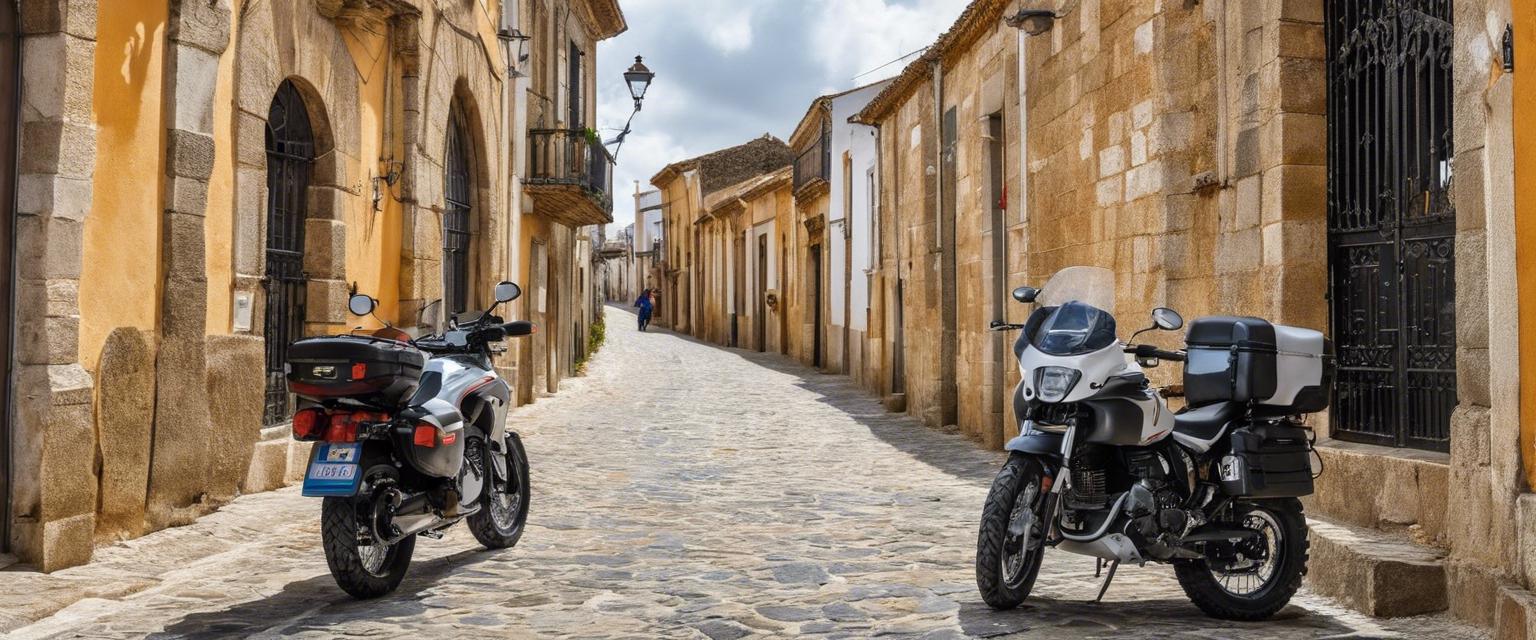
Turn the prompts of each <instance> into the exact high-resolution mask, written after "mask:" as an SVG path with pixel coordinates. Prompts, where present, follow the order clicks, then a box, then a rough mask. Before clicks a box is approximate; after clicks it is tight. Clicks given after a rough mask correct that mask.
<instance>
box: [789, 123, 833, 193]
mask: <svg viewBox="0 0 1536 640" xmlns="http://www.w3.org/2000/svg"><path fill="white" fill-rule="evenodd" d="M831 179H832V134H831V132H830V131H826V130H823V131H822V132H821V137H820V138H818V139H817V140H816V142H815V143H814V144H812V145H811V146H809V147H807V148H805V149H802V150H800V152H799V153H798V154H797V155H796V156H795V198H796V199H804V198H807V197H811V196H814V195H816V194H818V193H820V192H821V191H822V190H824V189H826V188H827V186H828V185H829V181H830V180H831Z"/></svg>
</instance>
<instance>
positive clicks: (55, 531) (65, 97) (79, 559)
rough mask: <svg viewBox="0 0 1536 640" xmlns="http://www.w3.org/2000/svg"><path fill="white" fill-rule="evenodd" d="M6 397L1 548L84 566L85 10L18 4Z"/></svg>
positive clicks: (89, 56)
mask: <svg viewBox="0 0 1536 640" xmlns="http://www.w3.org/2000/svg"><path fill="white" fill-rule="evenodd" d="M21 22H22V24H21V27H22V32H23V34H24V37H23V40H22V60H23V67H22V90H21V91H22V112H21V145H22V148H23V149H26V152H25V153H23V154H22V155H21V158H20V166H19V168H18V173H19V180H18V184H17V205H18V206H17V216H16V250H17V255H16V273H15V278H16V285H17V286H16V297H17V300H16V302H17V304H16V325H15V330H16V337H17V338H16V343H15V345H16V351H15V354H14V357H15V362H14V365H15V366H14V374H13V376H14V377H13V379H12V385H13V386H12V388H13V389H14V390H15V391H14V393H15V395H14V402H13V411H14V413H13V415H12V425H13V427H12V428H13V434H14V441H13V443H12V454H13V456H14V457H13V467H12V468H13V469H15V470H16V473H15V478H14V481H15V482H14V484H13V485H12V487H11V491H12V495H11V499H12V514H13V516H12V517H13V519H14V521H13V526H12V541H11V542H12V547H13V548H14V550H15V551H16V554H17V556H18V557H20V558H21V559H22V561H24V562H29V563H32V564H35V565H37V566H38V567H39V568H41V569H42V570H43V571H53V570H55V569H60V568H63V567H67V566H72V565H76V564H81V563H83V562H85V561H87V560H89V559H90V557H91V545H92V535H93V533H94V531H95V511H96V482H95V479H94V472H93V470H92V461H93V460H94V458H95V453H96V452H95V442H96V436H95V432H94V424H93V409H92V402H91V399H92V394H93V392H94V388H93V387H94V383H93V381H92V379H91V375H90V373H89V372H87V371H86V370H85V369H84V368H83V367H81V366H80V364H79V361H80V358H79V332H80V304H79V297H78V295H79V282H80V271H81V259H82V249H83V247H82V233H81V232H82V230H83V228H84V226H85V217H86V215H87V214H88V213H89V212H90V210H91V199H92V187H91V177H92V175H93V174H94V172H95V165H96V129H95V124H94V121H93V116H92V113H91V98H92V93H93V91H94V88H95V58H96V0H22V2H21Z"/></svg>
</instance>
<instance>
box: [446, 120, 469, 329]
mask: <svg viewBox="0 0 1536 640" xmlns="http://www.w3.org/2000/svg"><path fill="white" fill-rule="evenodd" d="M444 155H445V157H444V159H443V167H444V178H443V179H444V182H445V188H444V193H445V194H446V197H445V200H446V201H447V203H446V204H447V206H446V207H445V208H444V210H443V307H444V308H445V309H447V310H448V313H462V312H464V311H468V310H469V305H470V298H471V293H470V280H471V270H470V268H469V265H470V259H471V251H472V249H473V246H474V245H473V243H474V229H473V227H472V226H471V223H472V217H471V216H472V213H473V206H472V204H471V203H472V201H473V195H472V194H473V193H474V189H473V188H472V187H473V182H472V181H473V177H472V175H471V174H470V166H471V164H470V162H471V159H470V147H469V138H468V136H467V134H466V133H465V126H464V114H463V110H461V109H459V108H457V107H456V108H454V109H453V110H452V112H451V114H450V115H449V116H448V144H447V150H446V152H445V154H444Z"/></svg>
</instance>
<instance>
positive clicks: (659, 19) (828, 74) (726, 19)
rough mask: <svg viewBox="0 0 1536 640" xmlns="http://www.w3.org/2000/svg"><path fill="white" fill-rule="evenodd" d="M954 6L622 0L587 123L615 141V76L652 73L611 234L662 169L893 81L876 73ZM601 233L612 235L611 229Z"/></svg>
mask: <svg viewBox="0 0 1536 640" xmlns="http://www.w3.org/2000/svg"><path fill="white" fill-rule="evenodd" d="M965 5H966V1H965V0H623V2H622V6H623V7H624V15H625V18H626V19H627V20H628V21H629V31H628V32H626V33H624V34H623V35H620V36H619V37H617V38H614V39H612V40H608V41H606V42H604V43H602V44H601V45H600V46H599V49H598V58H597V59H598V83H599V86H598V106H597V112H598V121H599V123H598V124H599V126H600V127H601V128H602V129H603V137H604V138H609V137H612V136H613V135H615V134H616V133H617V132H618V131H619V130H620V129H622V128H623V126H624V120H625V118H627V117H628V116H629V113H630V111H631V102H630V99H629V91H628V89H627V88H626V87H625V85H624V82H623V73H624V70H625V69H627V68H628V67H629V65H630V64H633V63H634V59H635V56H636V55H643V56H645V64H646V66H648V67H650V68H651V70H652V71H654V72H655V73H656V81H655V83H654V84H652V85H651V90H650V93H648V94H647V95H646V99H645V110H644V111H642V112H641V113H640V115H639V116H637V117H636V118H635V123H634V126H633V130H634V132H633V133H631V134H630V136H629V140H628V141H627V142H625V144H624V147H623V149H622V150H621V151H620V153H619V167H618V171H617V173H616V174H615V176H614V181H613V188H614V191H615V194H614V200H615V202H614V211H613V217H614V222H615V225H614V226H615V227H617V228H623V227H624V226H625V225H627V224H629V223H630V222H633V221H634V197H633V194H634V189H635V184H634V183H635V181H636V180H639V181H640V183H641V189H642V190H648V189H650V186H649V180H650V177H651V176H653V175H655V174H656V172H657V171H660V170H661V168H662V167H664V166H666V165H668V164H670V163H672V162H675V161H677V160H682V159H684V158H689V157H693V156H697V155H700V154H704V153H708V152H710V151H714V150H716V149H720V148H724V147H728V146H732V145H735V144H739V143H742V142H745V141H747V140H749V139H752V138H755V137H757V136H761V135H763V134H764V133H771V134H773V135H775V136H778V137H779V138H788V137H789V134H790V132H791V131H792V130H793V129H794V127H795V125H796V124H798V123H799V121H800V117H801V116H803V115H804V114H805V110H806V108H807V107H808V106H810V102H811V100H812V99H814V98H815V97H816V96H819V95H822V94H826V93H833V92H837V91H842V90H845V89H850V88H852V87H855V86H858V85H862V84H868V83H870V82H874V81H876V80H880V79H882V78H884V77H888V76H891V75H895V74H896V73H898V72H900V71H901V69H902V67H903V66H905V62H906V61H902V62H899V63H895V64H890V65H888V66H886V67H884V68H882V69H880V70H878V71H876V72H874V73H870V74H868V75H864V76H862V77H859V78H858V79H855V76H858V75H859V74H862V73H865V72H868V71H870V70H871V69H875V68H876V67H880V66H881V65H884V64H886V63H888V62H891V61H892V60H893V59H895V58H898V57H900V56H902V55H904V54H908V53H911V52H913V51H914V50H916V49H920V48H922V47H924V46H927V45H928V44H930V43H932V42H933V40H934V39H935V38H937V37H938V36H939V34H940V33H942V32H943V31H944V30H945V29H947V28H949V25H950V23H952V22H953V21H954V19H955V18H956V17H957V16H959V15H960V11H961V10H963V9H964V8H965ZM610 233H612V231H610Z"/></svg>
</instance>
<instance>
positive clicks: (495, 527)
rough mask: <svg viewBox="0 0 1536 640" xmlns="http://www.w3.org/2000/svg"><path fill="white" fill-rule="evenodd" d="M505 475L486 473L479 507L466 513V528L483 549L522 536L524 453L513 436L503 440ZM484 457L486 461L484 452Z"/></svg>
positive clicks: (505, 544) (507, 545)
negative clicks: (467, 518)
mask: <svg viewBox="0 0 1536 640" xmlns="http://www.w3.org/2000/svg"><path fill="white" fill-rule="evenodd" d="M504 443H505V444H504V446H503V447H502V448H503V449H504V454H503V455H504V456H505V457H504V458H503V459H504V460H505V462H506V479H505V480H503V479H500V478H498V477H497V474H496V472H495V470H494V469H489V470H488V471H489V473H487V474H486V475H487V476H489V477H490V478H491V483H490V485H491V486H489V487H487V488H486V491H485V495H484V496H483V497H482V507H481V509H480V510H479V511H477V512H475V514H474V515H472V516H470V517H469V531H470V532H471V533H473V534H474V535H475V540H478V541H480V544H482V545H484V546H485V548H487V549H509V548H511V547H513V546H515V545H516V544H517V541H518V540H519V539H521V538H522V537H523V529H524V528H525V526H526V525H527V523H528V498H529V497H530V492H529V488H528V454H527V452H525V451H524V450H523V443H522V441H521V440H519V439H518V438H516V437H514V436H511V435H509V436H507V438H506V440H505V441H504ZM487 453H488V454H489V455H487V456H486V457H485V458H484V459H485V460H486V461H487V462H489V461H490V457H489V456H490V455H496V453H495V452H487Z"/></svg>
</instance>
